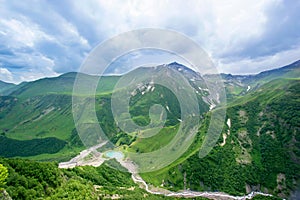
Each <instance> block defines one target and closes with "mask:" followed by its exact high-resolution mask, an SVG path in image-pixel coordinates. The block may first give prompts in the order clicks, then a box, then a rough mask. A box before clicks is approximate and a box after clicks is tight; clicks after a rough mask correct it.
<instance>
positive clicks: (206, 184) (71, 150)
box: [0, 61, 300, 198]
mask: <svg viewBox="0 0 300 200" xmlns="http://www.w3.org/2000/svg"><path fill="white" fill-rule="evenodd" d="M150 71H151V72H156V73H169V75H170V74H171V76H172V75H173V74H172V73H173V72H174V71H176V72H179V73H180V74H181V75H183V76H184V77H185V78H186V79H187V80H188V81H189V83H190V84H191V86H192V87H193V88H194V90H195V91H196V93H197V98H198V99H199V107H200V108H201V109H200V110H201V112H200V113H199V115H200V116H201V120H202V126H201V127H200V128H199V130H198V133H197V136H196V137H195V140H194V141H193V144H192V145H191V147H190V148H189V149H188V151H187V152H186V153H185V154H183V155H182V156H181V157H180V158H179V159H177V160H176V161H175V162H174V163H172V164H170V165H169V166H167V167H164V168H163V169H161V170H158V171H154V172H149V173H144V174H141V176H142V177H143V178H144V179H145V180H146V181H147V182H149V183H151V184H153V185H155V186H158V187H163V188H167V189H169V190H182V189H191V190H198V191H222V192H226V193H230V194H233V195H243V194H245V193H250V192H251V191H263V192H265V193H270V194H273V195H275V196H278V197H282V198H286V197H288V196H289V195H290V194H291V193H292V192H293V191H294V190H295V188H296V187H297V185H299V183H300V182H299V181H300V128H299V127H300V126H299V125H300V102H299V100H300V61H297V62H295V63H292V64H290V65H287V66H284V67H282V68H278V69H274V70H269V71H265V72H261V73H259V74H257V75H231V74H221V77H222V78H223V83H224V85H225V89H226V94H227V102H228V103H227V105H219V107H221V108H226V110H227V114H226V121H225V122H224V129H223V131H222V133H221V135H220V138H219V140H218V143H217V144H216V145H215V147H214V148H213V150H212V151H211V152H210V153H209V154H208V155H207V156H206V157H204V158H201V159H200V158H199V157H198V151H199V148H200V147H201V144H202V143H203V139H204V136H205V133H206V130H207V129H208V124H209V120H210V115H211V113H212V112H214V109H212V110H210V107H211V105H212V104H213V103H215V102H216V101H215V99H214V98H212V97H209V94H210V91H209V89H208V88H207V87H206V86H205V81H204V79H206V78H211V79H213V78H214V77H215V75H203V77H202V76H201V75H200V74H198V73H196V72H194V71H193V70H191V69H189V68H187V67H186V66H184V65H181V64H179V63H176V62H174V63H170V64H166V65H160V66H156V67H150V68H138V69H135V70H134V71H132V72H131V73H134V74H135V75H139V74H144V73H149V72H150ZM76 76H77V73H67V74H63V75H61V76H59V77H55V78H44V79H40V80H37V81H33V82H26V83H21V84H19V85H14V84H9V83H5V82H2V81H0V94H1V96H0V156H4V157H9V158H11V157H22V158H29V159H33V160H39V161H65V160H69V159H70V158H71V157H74V156H75V155H76V154H78V153H79V152H80V151H81V150H83V149H84V146H83V144H82V142H81V140H80V138H79V136H78V134H77V131H76V128H75V125H74V121H73V115H72V92H73V84H74V81H75V79H76ZM80 76H82V77H83V80H84V81H83V84H86V86H87V87H88V86H89V84H90V82H91V81H93V80H95V79H97V78H98V77H95V76H90V75H85V74H81V75H80ZM121 78H122V76H105V77H102V78H101V82H100V83H99V85H101V87H98V88H97V91H96V97H95V98H96V114H97V117H98V120H99V124H100V125H101V127H102V129H103V130H104V132H105V133H106V134H107V136H108V138H109V139H110V140H111V141H112V142H113V143H114V144H115V145H116V146H120V147H122V148H123V150H124V151H127V152H137V153H146V152H151V151H154V150H157V149H159V148H161V146H164V145H166V144H168V142H169V141H170V140H171V139H172V138H173V137H174V134H176V130H177V129H178V126H179V123H180V120H179V119H180V106H179V102H178V100H177V99H176V97H175V96H174V94H173V93H172V92H171V91H170V90H168V89H167V88H165V87H163V86H159V85H155V84H154V85H149V84H148V85H147V84H145V85H141V86H140V87H139V88H138V89H137V90H136V92H135V93H134V95H132V97H131V101H130V106H131V107H130V114H131V116H132V118H133V120H134V122H136V123H137V124H139V125H142V126H144V125H147V124H149V122H150V118H149V109H150V107H151V105H153V104H160V105H162V106H163V107H164V108H165V109H166V110H167V114H168V116H167V121H166V124H165V127H164V128H163V129H162V130H161V131H160V132H159V133H158V134H157V135H155V136H153V137H149V138H137V137H135V136H136V133H133V134H126V133H124V132H123V131H121V130H120V129H119V128H118V126H117V124H116V123H115V122H114V119H113V116H112V111H111V95H112V91H113V88H114V86H115V85H116V83H117V82H118V81H119V80H120V79H121ZM77 95H78V94H77ZM149 131H151V130H149Z"/></svg>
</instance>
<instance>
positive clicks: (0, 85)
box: [0, 80, 16, 95]
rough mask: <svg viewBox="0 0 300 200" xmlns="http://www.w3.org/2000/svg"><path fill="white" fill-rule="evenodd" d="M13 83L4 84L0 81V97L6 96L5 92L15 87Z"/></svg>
mask: <svg viewBox="0 0 300 200" xmlns="http://www.w3.org/2000/svg"><path fill="white" fill-rule="evenodd" d="M15 86H16V85H15V84H13V83H6V82H3V81H1V80H0V95H6V94H7V91H8V90H10V89H12V88H13V87H15Z"/></svg>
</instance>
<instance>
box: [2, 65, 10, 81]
mask: <svg viewBox="0 0 300 200" xmlns="http://www.w3.org/2000/svg"><path fill="white" fill-rule="evenodd" d="M0 80H2V81H5V82H13V75H12V73H11V72H10V71H9V70H8V69H6V68H2V67H0Z"/></svg>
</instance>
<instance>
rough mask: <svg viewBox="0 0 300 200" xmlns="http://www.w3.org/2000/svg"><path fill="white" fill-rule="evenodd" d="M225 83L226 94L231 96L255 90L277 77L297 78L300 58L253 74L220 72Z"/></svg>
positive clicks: (299, 74) (299, 70)
mask: <svg viewBox="0 0 300 200" xmlns="http://www.w3.org/2000/svg"><path fill="white" fill-rule="evenodd" d="M221 76H222V78H223V79H224V84H225V85H226V90H227V96H228V97H229V100H231V99H232V98H235V97H238V96H243V95H245V94H246V93H248V92H249V91H253V90H256V89H257V88H259V87H260V86H262V85H263V84H265V83H267V82H270V81H272V80H275V79H278V78H299V77H300V60H299V61H296V62H294V63H292V64H289V65H287V66H284V67H281V68H277V69H272V70H268V71H264V72H261V73H259V74H255V75H232V74H221Z"/></svg>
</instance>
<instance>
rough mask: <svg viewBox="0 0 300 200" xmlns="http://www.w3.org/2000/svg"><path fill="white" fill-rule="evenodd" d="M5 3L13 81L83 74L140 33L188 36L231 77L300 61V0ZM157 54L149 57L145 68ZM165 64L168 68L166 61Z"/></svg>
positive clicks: (0, 38)
mask: <svg viewBox="0 0 300 200" xmlns="http://www.w3.org/2000/svg"><path fill="white" fill-rule="evenodd" d="M0 4H1V7H0V17H1V20H0V79H1V80H4V81H8V82H15V83H18V82H22V81H30V80H35V79H38V78H42V77H46V76H47V77H49V76H57V75H58V74H61V73H65V72H69V71H76V70H78V68H79V67H80V65H81V63H82V62H83V60H84V58H85V57H86V56H87V55H88V53H89V52H90V51H91V50H92V49H93V48H94V47H95V46H96V45H98V44H99V43H101V42H103V41H105V40H107V39H109V38H111V37H112V36H115V35H117V34H120V33H122V32H124V31H130V30H133V29H139V28H167V29H171V30H175V31H178V32H181V33H183V34H185V35H186V36H188V37H190V38H191V39H193V40H194V41H196V42H197V43H198V44H199V45H200V46H202V47H203V48H204V49H205V50H206V51H207V52H208V54H209V55H210V56H211V58H212V60H213V61H214V62H215V63H216V65H217V66H218V69H219V71H220V72H225V73H233V74H248V73H257V72H260V71H263V70H266V69H272V68H276V67H280V66H282V65H285V64H289V63H291V62H293V61H295V60H298V59H299V58H300V56H299V55H300V21H299V20H298V19H299V18H300V12H299V10H300V2H299V1H292V0H286V1H283V0H263V1H262V0H254V1H250V0H245V1H236V0H224V1H217V0H212V1H209V0H200V1H197V0H191V1H182V0H172V1H168V0H160V1H159V0H153V1H138V0H135V1H134V0H128V1H122V0H113V1H105V0H89V1H71V0H70V1H69V0H65V1H58V0H57V1H56V0H54V1H45V0H41V1H29V2H28V1H27V2H26V1H17V0H0ZM126 42H127V43H130V40H129V41H126ZM182 48H183V49H184V46H182ZM144 54H145V52H143V53H138V52H137V53H135V54H133V56H132V57H131V58H130V59H129V58H123V60H122V61H124V65H127V66H129V64H130V62H132V60H134V58H136V57H138V58H140V59H141V60H142V58H141V56H143V55H144ZM146 54H147V51H146ZM153 55H155V54H154V53H153V52H150V53H149V54H148V55H146V56H145V62H151V59H150V58H152V57H154V56H153ZM151 56H152V57H151ZM158 60H159V62H164V59H163V56H158ZM165 60H166V61H168V60H170V57H168V56H167V55H166V57H165ZM126 62H127V63H126ZM139 62H140V61H139ZM128 63H129V64H128ZM141 63H142V61H141ZM119 65H121V63H119ZM120 69H123V70H121V71H120V70H119V71H111V72H114V73H118V72H119V73H123V72H124V71H126V70H128V67H127V68H126V67H124V66H123V68H122V67H121V68H120Z"/></svg>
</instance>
